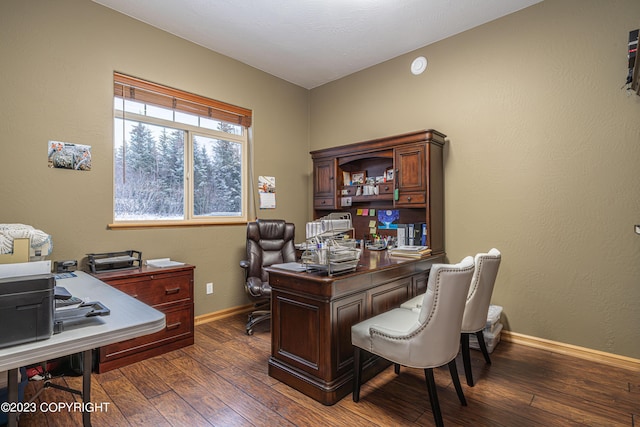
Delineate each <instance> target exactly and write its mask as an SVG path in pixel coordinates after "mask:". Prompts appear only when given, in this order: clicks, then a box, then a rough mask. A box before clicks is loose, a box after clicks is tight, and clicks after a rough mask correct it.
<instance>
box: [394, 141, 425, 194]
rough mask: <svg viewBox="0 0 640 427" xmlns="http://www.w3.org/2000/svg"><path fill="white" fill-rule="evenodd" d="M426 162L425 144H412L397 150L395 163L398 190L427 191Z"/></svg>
mask: <svg viewBox="0 0 640 427" xmlns="http://www.w3.org/2000/svg"><path fill="white" fill-rule="evenodd" d="M426 160H427V158H426V147H425V144H412V145H408V146H406V147H400V148H396V149H395V151H394V162H395V166H396V175H397V176H396V180H397V181H396V182H397V188H398V190H400V191H425V190H426V188H427V183H426V176H427V174H426Z"/></svg>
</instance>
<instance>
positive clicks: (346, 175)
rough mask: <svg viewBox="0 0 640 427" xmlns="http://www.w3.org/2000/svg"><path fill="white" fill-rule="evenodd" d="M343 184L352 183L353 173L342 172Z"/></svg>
mask: <svg viewBox="0 0 640 427" xmlns="http://www.w3.org/2000/svg"><path fill="white" fill-rule="evenodd" d="M342 182H343V185H351V173H350V172H347V171H343V172H342Z"/></svg>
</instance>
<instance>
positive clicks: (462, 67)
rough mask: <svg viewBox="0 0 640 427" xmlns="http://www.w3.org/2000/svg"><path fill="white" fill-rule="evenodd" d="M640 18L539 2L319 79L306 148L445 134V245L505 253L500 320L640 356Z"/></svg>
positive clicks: (565, 1)
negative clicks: (639, 88) (631, 38)
mask: <svg viewBox="0 0 640 427" xmlns="http://www.w3.org/2000/svg"><path fill="white" fill-rule="evenodd" d="M638 26H640V2H637V1H634V0H627V1H613V2H602V1H597V0H545V1H544V2H542V3H540V4H537V5H534V6H532V7H530V8H527V9H525V10H522V11H520V12H517V13H515V14H512V15H509V16H506V17H504V18H502V19H499V20H497V21H494V22H491V23H488V24H485V25H483V26H481V27H478V28H476V29H472V30H470V31H467V32H465V33H462V34H459V35H457V36H454V37H451V38H449V39H446V40H443V41H440V42H438V43H436V44H433V45H431V46H427V47H424V48H422V49H419V50H417V51H415V52H412V53H410V54H407V55H404V56H401V57H399V58H396V59H393V60H390V61H387V62H385V63H383V64H379V65H377V66H375V67H372V68H370V69H367V70H364V71H362V72H359V73H357V74H354V75H351V76H348V77H346V78H343V79H341V80H339V81H336V82H333V83H330V84H327V85H324V86H322V87H319V88H316V89H314V90H312V92H311V108H310V111H311V133H310V145H311V149H312V150H313V149H319V148H324V147H329V146H334V145H340V144H345V143H350V142H356V141H360V140H365V139H369V138H374V137H381V136H386V135H393V134H396V133H402V132H407V131H411V130H416V129H423V128H425V127H426V128H435V129H438V130H440V131H442V132H444V133H445V134H447V135H448V136H449V139H450V141H449V144H448V145H447V147H446V152H445V155H446V157H445V183H446V190H445V197H446V202H445V217H446V230H445V231H446V249H447V253H448V257H449V259H450V260H451V261H458V260H460V259H461V258H462V257H463V256H465V255H468V254H475V253H476V252H480V251H487V250H488V249H490V248H491V247H497V248H499V249H500V250H501V251H502V252H503V263H502V267H501V271H500V273H499V275H498V281H497V285H496V288H495V292H494V296H493V303H495V304H499V305H502V306H503V307H504V320H505V323H506V328H507V329H510V330H512V331H514V332H519V333H522V334H526V335H531V336H536V337H540V338H545V339H550V340H554V341H559V342H564V343H569V344H574V345H578V346H584V347H588V348H593V349H597V350H601V351H605V352H611V353H616V354H619V355H624V356H629V357H635V358H640V328H639V327H638V325H640V236H638V235H635V234H634V232H633V225H634V224H637V223H640V198H639V193H638V191H639V189H640V174H639V173H638V171H639V170H640V167H639V165H640V96H636V95H634V96H627V95H626V94H625V92H624V91H623V90H621V89H620V88H621V87H622V85H623V83H624V81H625V78H626V74H627V69H626V67H627V59H626V54H627V51H626V49H627V37H628V31H629V30H632V29H635V28H638ZM418 55H424V56H426V57H427V58H428V60H429V65H428V67H427V70H426V71H425V73H424V74H422V75H420V76H413V75H412V74H410V72H409V66H410V64H411V61H412V60H413V59H414V58H415V57H416V56H418Z"/></svg>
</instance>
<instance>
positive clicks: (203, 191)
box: [111, 73, 251, 228]
mask: <svg viewBox="0 0 640 427" xmlns="http://www.w3.org/2000/svg"><path fill="white" fill-rule="evenodd" d="M114 112H115V115H114V214H113V217H114V223H113V224H111V227H114V228H115V227H127V226H144V225H150V226H158V225H192V224H197V225H202V224H205V223H206V224H216V223H236V222H246V220H247V197H248V195H247V179H246V176H247V167H248V161H247V145H248V128H249V126H250V125H251V111H250V110H247V109H244V108H241V107H236V106H233V105H228V104H225V103H222V102H220V101H215V100H212V99H208V98H203V97H200V96H198V95H194V94H191V93H187V92H182V91H179V90H176V89H173V88H168V87H164V86H160V85H157V84H155V83H151V82H146V81H144V80H140V79H137V78H134V77H130V76H126V75H124V74H119V73H115V74H114Z"/></svg>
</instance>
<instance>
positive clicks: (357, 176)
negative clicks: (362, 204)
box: [351, 171, 367, 185]
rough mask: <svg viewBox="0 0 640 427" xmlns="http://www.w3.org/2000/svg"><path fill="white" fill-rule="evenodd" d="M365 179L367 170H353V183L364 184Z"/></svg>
mask: <svg viewBox="0 0 640 427" xmlns="http://www.w3.org/2000/svg"><path fill="white" fill-rule="evenodd" d="M365 179H367V172H366V171H361V172H351V183H352V184H353V185H358V184H364V181H365Z"/></svg>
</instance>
